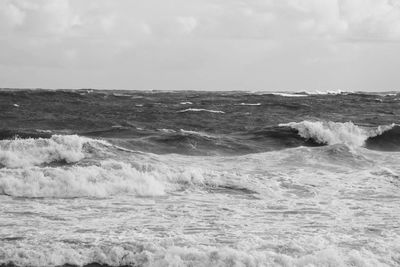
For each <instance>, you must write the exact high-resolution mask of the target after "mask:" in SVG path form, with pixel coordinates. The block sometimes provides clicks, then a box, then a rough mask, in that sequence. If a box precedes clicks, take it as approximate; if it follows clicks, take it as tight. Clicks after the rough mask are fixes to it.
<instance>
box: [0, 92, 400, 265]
mask: <svg viewBox="0 0 400 267" xmlns="http://www.w3.org/2000/svg"><path fill="white" fill-rule="evenodd" d="M397 123H400V93H399V94H396V92H388V93H363V92H355V93H349V92H347V93H346V92H329V93H320V92H316V93H308V92H301V93H268V92H198V91H168V92H167V91H121V90H39V89H36V90H14V89H2V90H0V139H1V140H0V266H85V265H87V266H307V267H311V266H325V267H327V266H330V267H332V266H371V267H372V266H400V126H399V125H398V124H397Z"/></svg>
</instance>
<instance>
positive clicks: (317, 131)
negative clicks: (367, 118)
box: [279, 121, 400, 149]
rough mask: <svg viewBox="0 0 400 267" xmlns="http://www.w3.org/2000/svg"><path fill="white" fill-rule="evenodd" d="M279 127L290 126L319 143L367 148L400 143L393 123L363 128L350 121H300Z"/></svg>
mask: <svg viewBox="0 0 400 267" xmlns="http://www.w3.org/2000/svg"><path fill="white" fill-rule="evenodd" d="M279 126H281V127H291V128H293V129H295V130H297V131H298V134H299V135H300V136H301V137H302V138H304V139H307V140H310V139H311V140H314V141H315V142H317V143H320V144H326V145H335V144H345V145H347V146H350V147H361V146H366V147H367V148H372V147H374V146H375V147H378V146H379V145H380V146H379V147H380V148H382V149H383V148H384V147H385V146H388V143H396V144H400V142H399V141H397V139H398V138H397V137H398V136H399V134H400V130H399V126H397V125H395V124H391V125H384V126H379V127H376V128H365V127H360V126H358V125H355V124H354V123H352V122H344V123H341V122H332V121H302V122H290V123H282V124H279Z"/></svg>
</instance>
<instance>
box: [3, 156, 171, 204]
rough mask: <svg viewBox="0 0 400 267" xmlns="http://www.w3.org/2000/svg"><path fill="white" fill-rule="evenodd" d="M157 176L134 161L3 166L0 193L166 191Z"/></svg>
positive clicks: (142, 193)
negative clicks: (41, 166)
mask: <svg viewBox="0 0 400 267" xmlns="http://www.w3.org/2000/svg"><path fill="white" fill-rule="evenodd" d="M156 177H162V174H161V173H159V172H145V171H140V170H138V169H135V168H133V167H132V166H131V165H130V164H127V163H123V162H117V161H113V160H109V161H103V162H101V163H100V164H99V166H97V165H92V166H72V167H67V168H61V167H44V168H40V167H31V168H23V169H2V170H1V172H0V194H6V195H11V196H20V197H57V198H58V197H85V196H90V197H107V196H111V195H117V194H133V195H139V196H155V195H163V194H164V186H163V184H162V183H161V182H160V181H157V178H156Z"/></svg>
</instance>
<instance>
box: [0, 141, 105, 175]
mask: <svg viewBox="0 0 400 267" xmlns="http://www.w3.org/2000/svg"><path fill="white" fill-rule="evenodd" d="M96 143H103V144H106V142H104V141H95V140H93V139H89V138H85V137H80V136H78V135H53V136H51V137H50V138H48V139H46V138H27V139H18V138H17V139H12V140H2V141H0V165H1V166H3V167H8V168H17V167H24V166H25V167H26V166H38V165H42V164H49V163H52V162H66V163H74V162H78V161H80V160H81V159H83V158H84V157H85V150H90V146H93V145H95V144H96Z"/></svg>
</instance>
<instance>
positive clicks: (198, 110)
mask: <svg viewBox="0 0 400 267" xmlns="http://www.w3.org/2000/svg"><path fill="white" fill-rule="evenodd" d="M190 111H192V112H201V111H204V112H210V113H221V114H224V113H225V112H223V111H221V110H211V109H204V108H188V109H183V110H179V111H177V112H180V113H182V112H190Z"/></svg>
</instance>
